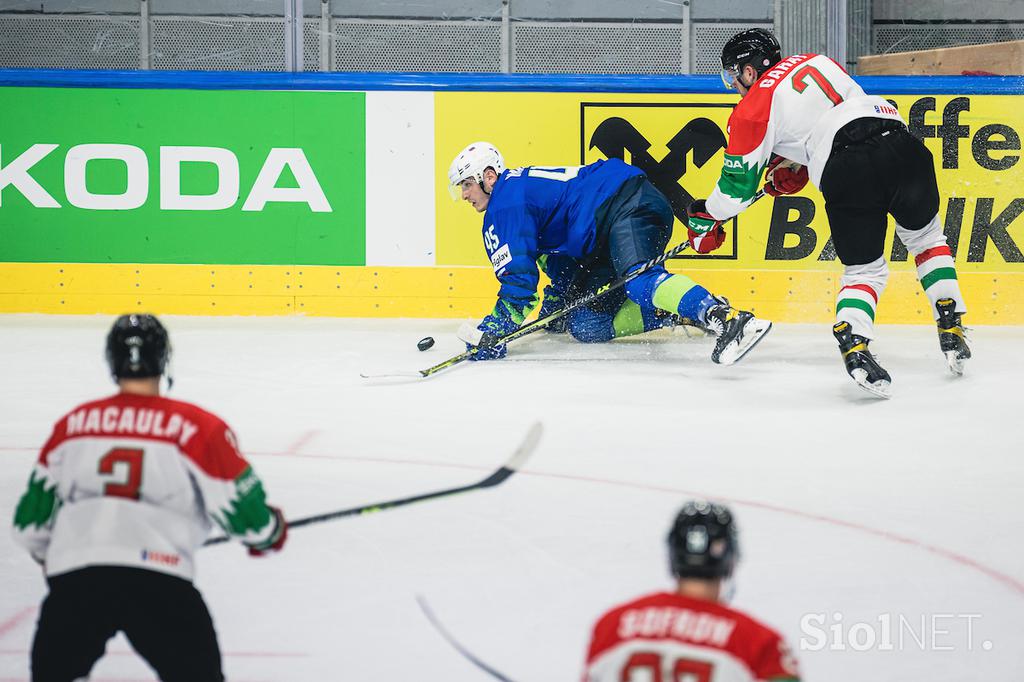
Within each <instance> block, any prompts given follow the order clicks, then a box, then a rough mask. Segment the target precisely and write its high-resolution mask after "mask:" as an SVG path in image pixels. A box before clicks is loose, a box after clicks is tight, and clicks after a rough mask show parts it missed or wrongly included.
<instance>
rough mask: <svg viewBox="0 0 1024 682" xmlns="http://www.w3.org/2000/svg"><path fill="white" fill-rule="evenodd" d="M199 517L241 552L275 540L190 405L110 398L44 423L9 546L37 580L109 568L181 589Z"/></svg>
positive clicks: (254, 491)
mask: <svg viewBox="0 0 1024 682" xmlns="http://www.w3.org/2000/svg"><path fill="white" fill-rule="evenodd" d="M211 519H212V520H214V521H216V522H217V523H218V524H219V525H220V526H221V527H223V528H224V530H225V531H227V532H228V533H229V534H230V535H231V536H233V537H235V538H237V539H239V540H241V541H242V542H243V543H246V544H248V545H251V546H260V545H262V544H264V543H265V542H266V541H267V540H268V539H270V538H271V537H273V536H274V534H275V532H276V531H277V527H276V526H277V521H276V519H275V518H274V516H273V514H272V513H271V511H270V509H269V508H268V507H267V505H266V501H265V497H264V492H263V486H262V483H261V482H260V480H259V479H258V478H257V477H256V475H255V474H254V473H253V470H252V468H251V467H250V466H249V464H248V463H247V462H246V461H245V459H244V458H243V457H242V456H241V454H239V452H238V446H237V443H236V440H235V436H234V434H232V432H231V430H230V429H228V427H227V425H226V424H225V423H224V422H223V421H222V420H221V419H220V418H219V417H217V416H215V415H213V414H211V413H209V412H206V411H205V410H203V409H201V408H199V407H197V406H195V405H192V404H190V403H186V402H181V401H178V400H171V399H168V398H164V397H161V396H143V395H135V394H129V393H119V394H117V395H114V396H112V397H110V398H105V399H103V400H97V401H94V402H90V403H86V404H84V405H81V406H79V407H77V408H75V409H74V410H72V411H71V412H70V413H68V414H67V415H66V416H64V417H63V418H61V419H60V421H58V422H57V424H56V425H55V426H54V429H53V434H52V435H51V436H50V439H49V440H48V441H47V442H46V445H44V446H43V449H42V451H41V452H40V454H39V459H38V461H37V462H36V464H35V466H34V468H33V471H32V475H31V477H30V479H29V486H28V490H27V492H26V493H25V494H24V495H23V496H22V498H21V501H20V502H19V504H18V507H17V509H16V511H15V516H14V537H15V539H16V540H17V541H18V542H19V543H20V544H22V545H24V546H25V547H26V548H27V549H28V550H29V552H30V553H31V554H32V556H33V557H34V558H35V559H36V560H37V561H39V562H41V563H44V564H45V568H46V572H47V574H48V575H58V574H61V573H65V572H68V571H72V570H75V569H78V568H83V567H86V566H97V565H115V566H134V567H138V568H145V569H150V570H154V571H161V572H164V573H169V574H171V575H176V576H178V577H181V578H185V579H189V580H190V579H191V578H192V576H193V554H194V552H195V550H196V549H197V548H198V547H199V546H200V545H201V544H202V543H203V541H204V540H205V539H206V538H207V536H208V535H209V531H210V529H211V526H212V524H211Z"/></svg>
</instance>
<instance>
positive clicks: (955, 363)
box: [945, 350, 964, 377]
mask: <svg viewBox="0 0 1024 682" xmlns="http://www.w3.org/2000/svg"><path fill="white" fill-rule="evenodd" d="M945 356H946V364H947V365H949V371H950V372H952V373H953V374H955V375H957V376H958V377H962V376H963V375H964V358H960V357H958V354H957V352H956V351H955V350H947V351H945Z"/></svg>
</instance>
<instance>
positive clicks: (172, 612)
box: [32, 566, 224, 682]
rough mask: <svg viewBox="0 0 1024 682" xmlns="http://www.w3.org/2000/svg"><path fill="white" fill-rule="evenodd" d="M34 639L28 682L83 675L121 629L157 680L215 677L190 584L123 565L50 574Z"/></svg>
mask: <svg viewBox="0 0 1024 682" xmlns="http://www.w3.org/2000/svg"><path fill="white" fill-rule="evenodd" d="M49 583H50V593H49V594H48V595H47V596H46V599H45V600H44V601H43V606H42V609H41V610H40V613H39V622H38V624H37V626H36V635H35V641H34V642H33V643H32V680H33V681H34V682H71V680H75V679H78V678H80V677H81V678H86V677H88V675H89V671H90V670H92V667H93V665H95V663H96V661H98V660H99V658H100V657H101V656H102V655H103V652H104V649H105V647H106V644H107V640H109V639H110V638H111V637H113V636H114V635H115V634H117V632H118V631H121V632H124V633H125V636H126V637H127V638H128V641H129V642H131V645H132V647H134V648H135V651H137V652H138V653H139V655H140V656H142V658H144V659H145V660H146V662H148V663H149V665H150V666H152V667H153V669H154V670H155V671H156V673H157V675H158V676H159V678H160V679H161V680H162V681H163V682H221V681H222V680H223V679H224V676H223V674H222V673H221V662H220V649H219V647H218V646H217V633H216V632H215V631H214V629H213V621H212V620H211V619H210V612H209V611H208V610H207V608H206V604H205V603H204V602H203V598H202V597H201V596H200V594H199V592H198V590H196V588H195V587H194V586H193V585H192V583H191V582H189V581H187V580H183V579H182V578H176V577H174V576H170V575H167V574H164V573H157V572H156V571H147V570H144V569H140V568H130V567H126V566H92V567H89V568H83V569H79V570H77V571H72V572H70V573H64V574H61V575H58V576H54V577H52V578H50V579H49Z"/></svg>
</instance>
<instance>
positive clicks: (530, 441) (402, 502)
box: [203, 422, 544, 547]
mask: <svg viewBox="0 0 1024 682" xmlns="http://www.w3.org/2000/svg"><path fill="white" fill-rule="evenodd" d="M543 432H544V427H543V426H542V425H541V423H540V422H535V423H534V424H533V425H532V426H531V427H530V430H529V431H528V432H527V433H526V437H525V438H524V439H523V442H522V443H520V444H519V447H517V448H516V450H515V452H513V453H512V456H511V457H509V458H508V459H507V460H506V461H505V463H504V464H502V465H501V466H500V467H498V468H497V469H496V470H495V471H494V472H493V473H492V474H490V475H489V476H487V477H486V478H483V479H481V480H479V481H477V482H476V483H470V484H469V485H461V486H458V487H455V488H446V489H444V490H435V491H434V492H430V493H422V494H420V495H412V496H410V497H400V498H398V499H396V500H387V501H385V502H377V503H375V504H364V505H362V506H359V507H352V508H350V509H341V510H338V511H333V512H327V513H326V514H316V515H315V516H306V517H303V518H300V519H295V520H293V521H289V522H288V528H289V529H292V528H301V527H302V526H309V525H312V524H314V523H323V522H324V521H333V520H334V519H341V518H344V517H346V516H362V515H363V514H373V513H374V512H379V511H385V510H387V509H394V508H395V507H404V506H406V505H408V504H413V503H415V502H423V501H424V500H434V499H437V498H439V497H451V496H452V495H458V494H459V493H465V492H469V491H471V490H480V489H482V488H493V487H494V486H496V485H500V484H501V483H504V482H505V480H507V479H508V478H509V477H510V476H512V474H514V473H515V472H516V471H518V470H519V468H520V467H521V466H522V465H523V463H524V462H525V461H526V460H527V458H529V456H530V455H531V454H532V453H533V451H534V450H535V449H536V448H537V443H539V442H540V436H541V434H542V433H543ZM228 540H229V538H228V537H227V536H221V537H217V538H211V539H209V540H207V541H206V542H204V543H203V546H204V547H205V546H209V545H219V544H221V543H222V542H227V541H228Z"/></svg>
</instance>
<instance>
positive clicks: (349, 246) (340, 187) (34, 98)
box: [0, 88, 366, 265]
mask: <svg viewBox="0 0 1024 682" xmlns="http://www.w3.org/2000/svg"><path fill="white" fill-rule="evenodd" d="M0 98H2V104H0V261H3V262H14V263H25V262H62V263H210V264H253V265H257V264H265V265H275V264H280V265H285V264H287V265H301V264H319V265H363V264H364V263H365V242H366V234H365V212H366V207H365V197H366V192H365V170H364V169H365V140H366V136H365V132H364V129H365V121H364V117H365V107H364V98H365V94H364V93H361V92H254V91H245V90H231V91H215V90H146V89H124V90H117V89H89V88H3V89H2V90H0Z"/></svg>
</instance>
